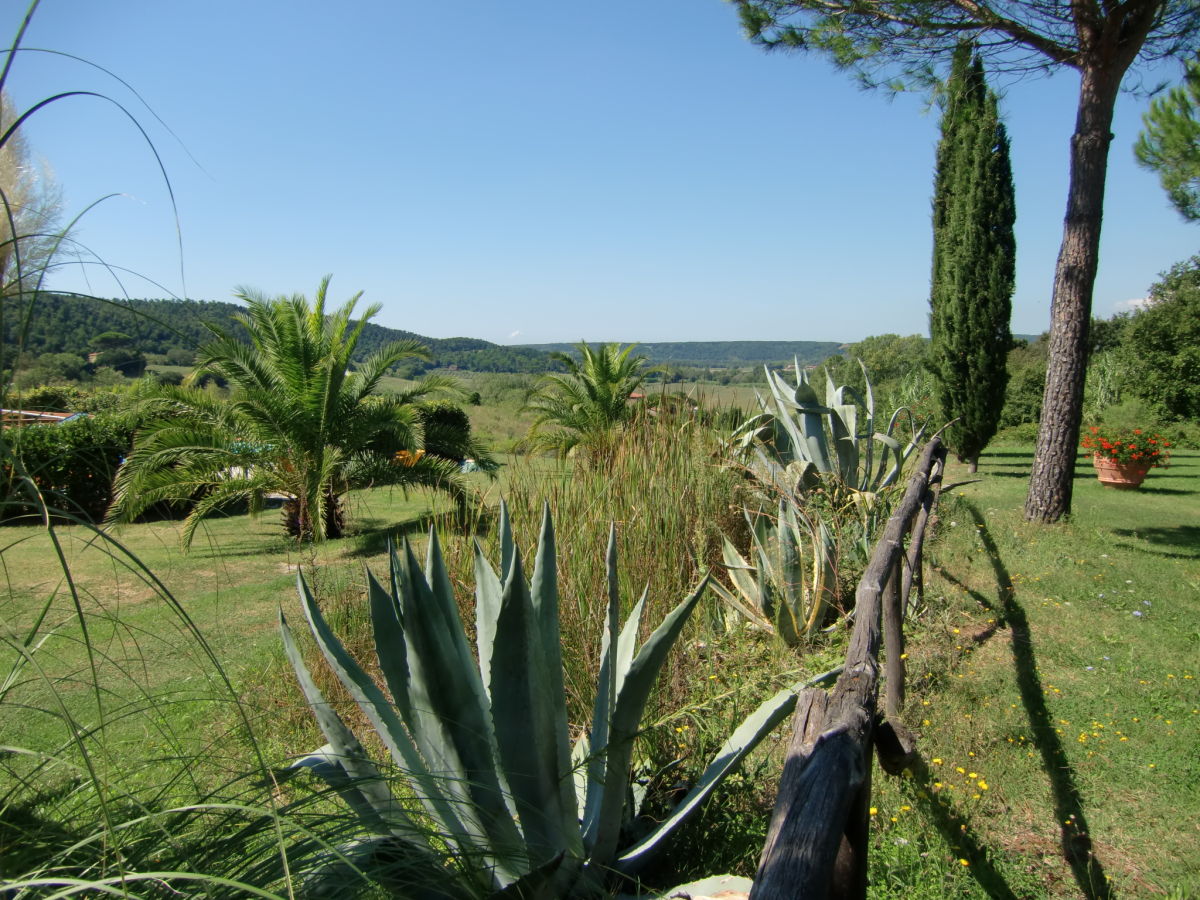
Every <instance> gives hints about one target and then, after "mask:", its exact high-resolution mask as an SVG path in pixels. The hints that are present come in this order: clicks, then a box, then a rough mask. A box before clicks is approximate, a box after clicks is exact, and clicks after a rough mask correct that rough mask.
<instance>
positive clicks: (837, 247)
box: [7, 0, 1200, 343]
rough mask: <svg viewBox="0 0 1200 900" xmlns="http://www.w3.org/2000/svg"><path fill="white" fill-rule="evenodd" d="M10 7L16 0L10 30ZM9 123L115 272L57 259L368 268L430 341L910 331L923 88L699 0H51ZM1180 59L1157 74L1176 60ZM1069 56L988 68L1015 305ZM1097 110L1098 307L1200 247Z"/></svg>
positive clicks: (109, 286)
mask: <svg viewBox="0 0 1200 900" xmlns="http://www.w3.org/2000/svg"><path fill="white" fill-rule="evenodd" d="M21 7H23V4H9V5H8V7H7V8H8V10H9V14H10V19H11V20H10V21H9V22H8V23H7V24H8V27H9V33H10V34H12V33H15V30H16V26H17V12H18V9H19V8H21ZM25 46H27V47H39V48H47V49H53V50H58V51H63V52H65V53H70V54H75V55H77V56H80V57H84V58H86V59H87V60H89V61H91V62H92V63H95V64H97V65H99V66H103V67H104V68H107V69H109V70H110V71H111V72H113V73H115V74H117V75H119V76H120V77H121V78H123V79H125V80H126V81H127V82H129V83H130V84H131V85H132V86H133V87H134V88H136V89H137V91H138V92H139V93H140V94H141V96H142V97H143V98H144V100H145V102H146V103H147V104H148V105H149V107H150V109H152V110H153V112H154V113H155V114H157V116H158V117H160V118H161V119H162V121H163V123H165V124H166V126H169V129H170V131H168V130H167V128H165V127H164V125H163V124H161V123H160V122H159V121H157V120H156V119H155V118H154V116H152V115H151V114H150V112H148V111H147V109H146V107H145V106H143V105H142V104H141V102H140V101H139V100H138V99H137V98H136V97H134V96H133V95H132V94H130V92H129V91H128V90H127V89H126V88H124V87H123V86H122V85H121V84H119V83H118V82H116V81H114V80H113V79H112V78H111V77H109V76H107V75H104V74H103V73H101V72H99V71H97V70H96V69H93V68H90V67H88V66H85V65H83V64H80V63H78V62H75V61H73V60H69V59H66V58H63V57H54V56H48V55H45V54H35V53H30V54H22V56H21V58H20V59H19V60H18V62H17V65H16V66H15V68H14V71H13V74H12V76H11V79H10V84H9V90H10V92H11V93H12V95H13V96H14V99H15V100H16V101H17V103H18V104H20V105H22V106H24V105H28V104H31V103H34V102H36V101H38V100H40V99H42V98H43V97H45V96H48V95H50V94H52V93H55V92H57V91H63V90H92V91H100V92H103V93H105V94H107V95H108V96H109V97H111V98H112V99H114V100H117V101H119V102H120V103H121V104H122V105H123V106H125V107H126V108H127V109H128V110H129V112H130V113H132V114H133V115H134V116H135V117H136V118H137V119H138V121H139V122H140V123H141V124H142V126H143V127H144V128H145V130H146V131H147V133H148V134H149V136H150V138H151V139H152V141H153V143H154V145H155V147H156V148H157V149H158V152H159V154H160V155H161V157H162V160H163V163H164V165H165V167H166V170H167V172H168V175H169V177H170V181H171V185H172V187H173V190H174V192H175V198H176V203H177V206H178V210H179V220H180V224H181V233H182V248H183V249H182V259H181V255H180V250H179V238H178V237H177V235H176V231H175V225H174V220H173V218H172V212H171V205H170V201H169V197H168V194H167V190H166V187H165V185H164V182H163V179H162V177H161V176H160V175H159V173H158V168H157V163H156V162H155V158H154V156H153V154H152V153H151V152H150V150H149V149H148V147H147V145H146V142H145V141H144V139H143V138H142V137H141V135H140V134H139V132H138V130H137V129H136V128H135V127H134V126H133V125H132V124H131V123H130V121H129V120H128V119H127V118H126V116H125V114H124V113H122V112H121V110H120V109H119V108H118V107H117V106H116V105H114V104H113V103H109V102H106V101H101V100H96V99H95V98H87V97H80V98H71V99H69V100H67V101H65V102H62V103H58V104H55V105H54V106H52V107H50V108H48V109H47V110H45V111H44V112H42V113H40V114H39V115H38V116H37V117H36V118H35V119H34V120H32V121H31V122H30V127H29V131H28V136H29V140H30V142H31V144H32V145H33V146H34V148H35V149H36V151H37V152H38V153H39V154H40V155H41V156H42V157H44V158H45V159H46V160H47V161H48V162H49V164H50V165H51V167H52V168H53V170H54V172H55V174H56V176H57V178H58V180H59V182H60V183H61V185H62V187H63V189H64V191H65V194H66V200H67V208H68V210H69V211H71V212H72V213H75V212H78V211H80V210H82V209H83V208H84V207H86V206H87V205H88V204H89V203H91V202H93V201H95V200H98V199H99V198H101V197H105V196H107V195H109V194H114V193H115V194H118V195H119V196H117V197H114V198H112V199H109V200H105V201H104V202H103V203H101V204H99V206H97V207H96V208H95V209H93V210H91V211H89V212H88V213H87V215H86V216H85V217H84V218H83V219H82V221H81V223H80V227H79V231H78V236H79V239H80V241H81V242H82V243H83V244H85V245H87V246H88V248H89V249H90V250H91V251H93V252H94V253H95V254H96V255H97V256H98V257H100V258H101V259H103V260H104V261H105V262H106V263H108V264H110V265H112V266H113V267H114V268H115V267H121V268H122V269H127V270H130V271H132V272H134V273H137V274H136V275H135V274H128V273H126V272H121V274H120V283H118V282H117V280H116V279H115V278H114V277H113V275H112V274H111V273H108V272H106V271H105V270H103V269H101V268H99V267H97V266H88V267H80V266H75V267H70V268H68V269H65V270H63V271H62V272H60V273H59V274H58V276H57V279H56V281H55V284H54V286H57V287H60V288H62V289H73V290H90V291H92V292H94V293H97V294H99V295H102V296H120V295H121V294H123V293H124V294H127V295H128V296H132V297H159V296H167V295H169V294H173V295H180V296H183V295H186V296H189V297H193V298H197V299H213V300H228V299H232V296H233V292H234V290H235V288H236V287H238V286H248V287H252V288H256V289H259V290H261V291H263V292H265V293H268V294H279V293H293V292H301V293H305V294H311V292H312V291H313V290H314V289H315V287H316V285H317V283H318V282H319V280H320V278H321V276H322V275H324V274H325V273H327V272H328V273H333V276H334V279H333V287H332V291H333V296H334V298H335V299H337V300H341V299H343V298H344V297H347V296H349V295H350V294H352V293H354V292H356V291H359V290H363V291H365V300H366V301H368V302H375V301H377V302H380V303H382V304H383V311H382V312H381V314H380V315H379V317H378V319H377V321H379V322H380V323H381V324H384V325H389V326H392V327H396V328H405V329H408V330H411V331H415V332H418V333H421V334H425V335H429V336H432V337H449V336H454V335H466V336H471V337H481V338H485V339H488V340H492V341H496V342H499V343H521V342H543V341H564V340H578V339H580V338H586V339H588V340H620V341H634V340H642V341H666V340H735V339H736V340H766V339H790V340H837V341H854V340H859V339H861V338H863V337H865V336H867V335H871V334H881V333H885V332H898V333H902V334H911V333H926V329H927V292H928V281H929V257H930V225H929V195H930V188H931V183H932V177H933V154H934V146H935V143H936V140H937V114H936V111H934V110H930V109H929V108H928V107H927V105H926V103H925V100H924V98H923V97H921V96H918V95H915V94H914V95H902V96H899V97H897V98H895V99H891V100H889V99H888V98H887V97H886V96H885V95H883V94H880V93H873V92H863V91H860V90H859V89H858V88H857V87H856V86H855V85H854V84H853V82H852V80H851V78H850V77H849V76H847V75H845V74H842V73H839V72H837V71H835V70H834V69H833V68H832V67H831V66H830V65H829V64H828V63H826V62H825V61H824V60H822V59H821V58H818V57H797V56H784V55H777V54H766V53H764V52H763V51H761V50H760V49H758V48H756V47H754V46H752V45H751V44H750V43H749V42H748V41H747V40H746V39H745V38H744V37H743V36H742V35H741V34H740V32H739V30H738V26H737V22H736V16H735V13H734V10H733V8H732V7H731V6H729V5H728V4H726V3H724V2H721V0H607V2H604V3H593V4H576V3H562V2H561V0H559V2H548V0H526V2H521V3H516V2H508V3H506V2H501V0H464V2H460V3H455V4H444V3H430V2H427V0H426V2H421V3H417V2H411V0H390V2H382V0H348V2H346V3H343V4H331V3H328V2H327V0H322V2H313V0H288V2H282V0H253V2H248V0H237V2H234V0H206V2H204V3H176V2H168V3H164V2H162V0H109V2H105V3H94V2H83V0H43V3H42V6H41V7H40V9H39V11H38V13H37V15H36V16H35V19H34V21H33V24H32V26H31V28H30V30H29V33H28V35H27V39H26V44H25ZM1175 74H1176V72H1175V70H1174V69H1166V70H1162V71H1160V72H1155V73H1152V76H1151V78H1150V81H1154V80H1156V79H1160V78H1173V77H1175ZM1076 88H1077V80H1076V79H1075V77H1074V76H1073V74H1071V73H1065V74H1063V75H1061V76H1056V77H1054V78H1051V79H1046V78H1039V79H1033V78H1030V79H1026V80H1022V81H1018V82H1016V83H1010V84H1006V85H1004V86H1003V90H1004V91H1005V99H1004V103H1003V110H1004V113H1005V115H1006V119H1007V122H1008V127H1009V131H1010V135H1011V138H1012V142H1013V160H1014V170H1015V178H1016V183H1017V211H1018V224H1017V242H1018V254H1019V255H1018V276H1017V291H1016V295H1015V297H1014V311H1013V322H1012V326H1013V330H1014V331H1016V332H1018V333H1037V332H1041V331H1043V330H1045V329H1046V328H1047V327H1048V324H1049V300H1050V288H1051V284H1052V280H1053V268H1054V261H1055V257H1056V255H1057V252H1058V246H1059V240H1060V236H1061V227H1062V216H1063V209H1064V204H1065V198H1066V176H1067V149H1068V138H1069V135H1070V131H1071V128H1072V125H1073V122H1074V108H1075V94H1076ZM1147 103H1148V101H1147V100H1146V99H1145V98H1144V97H1138V96H1124V97H1122V100H1121V102H1120V106H1119V108H1118V111H1117V120H1116V124H1115V127H1114V132H1115V135H1116V139H1115V141H1114V143H1113V147H1112V152H1111V162H1110V168H1109V180H1108V181H1109V183H1108V193H1107V197H1106V207H1105V224H1104V237H1103V242H1102V257H1101V266H1100V275H1099V281H1098V283H1097V289H1096V297H1095V306H1094V309H1095V312H1096V313H1097V314H1098V315H1103V316H1106V315H1109V314H1111V313H1112V312H1113V311H1114V310H1115V309H1117V308H1118V307H1119V306H1120V305H1121V304H1123V303H1126V302H1128V301H1130V300H1133V299H1136V298H1140V297H1144V296H1145V295H1146V290H1147V287H1148V286H1149V285H1150V283H1151V282H1153V281H1154V279H1155V277H1156V275H1157V273H1159V272H1161V271H1162V270H1164V269H1166V268H1167V267H1169V266H1170V265H1171V264H1173V263H1174V262H1176V261H1178V260H1180V259H1184V258H1186V257H1188V256H1190V255H1191V254H1192V253H1194V252H1196V249H1197V239H1198V238H1200V230H1197V226H1194V225H1192V226H1189V225H1187V224H1185V223H1183V222H1182V221H1181V220H1180V219H1179V217H1178V216H1177V215H1176V214H1175V213H1174V212H1173V211H1172V210H1171V209H1170V208H1169V206H1168V205H1167V203H1166V200H1165V198H1164V196H1163V194H1162V191H1161V190H1160V189H1159V187H1158V184H1157V181H1156V179H1155V178H1154V176H1153V175H1151V174H1150V173H1147V172H1144V171H1142V170H1140V169H1138V168H1136V166H1135V165H1134V163H1133V158H1132V152H1131V150H1130V147H1131V145H1132V143H1133V141H1134V139H1135V138H1136V136H1137V133H1138V131H1139V129H1140V116H1141V113H1142V111H1143V110H1144V109H1145V107H1146V105H1147Z"/></svg>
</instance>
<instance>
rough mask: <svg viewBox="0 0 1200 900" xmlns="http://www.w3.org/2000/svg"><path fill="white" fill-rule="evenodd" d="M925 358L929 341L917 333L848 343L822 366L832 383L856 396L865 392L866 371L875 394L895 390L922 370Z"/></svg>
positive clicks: (883, 336) (891, 335) (875, 337)
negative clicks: (852, 390)
mask: <svg viewBox="0 0 1200 900" xmlns="http://www.w3.org/2000/svg"><path fill="white" fill-rule="evenodd" d="M928 355H929V339H928V338H925V337H922V336H921V335H919V334H910V335H907V336H905V337H901V336H900V335H898V334H878V335H872V336H870V337H866V338H863V339H862V340H861V341H858V342H856V343H853V344H850V345H849V346H847V347H846V348H845V351H844V352H843V353H839V354H837V355H836V356H830V357H828V358H826V359H825V360H824V361H823V362H822V363H821V365H822V367H823V368H824V369H825V371H826V373H828V375H829V377H830V378H832V379H833V380H834V381H835V382H837V383H838V384H845V385H849V386H850V387H853V388H854V389H855V390H857V391H858V392H859V393H865V392H866V390H867V382H866V377H865V375H864V369H865V370H866V371H867V372H870V373H871V385H872V387H873V389H874V391H875V392H876V393H883V392H886V391H888V390H889V389H893V390H894V389H895V388H897V387H898V386H899V385H900V383H901V382H903V381H904V380H905V379H906V378H908V377H910V376H911V375H912V374H913V373H914V372H917V371H918V370H920V369H923V368H924V367H925V365H926V359H927V357H928Z"/></svg>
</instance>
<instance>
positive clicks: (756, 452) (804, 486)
mask: <svg viewBox="0 0 1200 900" xmlns="http://www.w3.org/2000/svg"><path fill="white" fill-rule="evenodd" d="M859 365H860V366H862V363H861V362H860V363H859ZM795 369H796V383H795V385H791V384H789V383H788V381H787V379H786V378H784V376H783V375H782V374H780V373H778V372H772V371H771V370H770V369H767V384H768V386H769V388H770V391H771V393H770V396H769V397H767V398H764V397H763V396H762V395H761V394H760V395H759V396H758V403H759V407H760V408H761V410H762V412H760V413H759V414H758V415H756V416H754V417H752V418H751V419H749V420H747V421H746V423H745V424H743V425H742V426H741V427H740V428H739V429H738V430H737V431H736V432H734V435H733V446H734V448H735V450H737V451H738V452H740V453H753V456H754V461H753V462H752V463H751V468H752V470H753V471H754V472H755V474H756V475H757V476H758V477H759V478H760V480H762V481H764V482H766V483H768V484H772V485H776V486H778V487H780V488H785V489H787V490H797V491H800V492H801V493H803V492H805V491H807V490H810V489H812V488H814V487H817V486H818V485H820V484H822V483H825V484H828V483H829V481H830V479H832V480H833V482H834V484H835V485H838V486H844V487H846V488H849V489H850V490H852V491H858V492H877V491H879V490H881V489H883V488H885V487H887V486H889V485H891V484H894V483H895V482H896V480H897V479H898V478H899V477H900V473H901V470H902V469H903V467H904V461H905V460H906V459H907V458H908V457H909V455H911V453H912V452H913V450H914V449H915V448H916V446H917V444H918V442H919V441H920V439H921V436H922V434H923V433H924V427H922V428H920V429H917V430H915V431H914V433H913V434H912V435H911V436H910V438H909V439H908V441H907V442H905V443H903V444H902V443H901V442H900V440H898V439H897V438H896V437H894V436H893V433H894V432H895V431H897V426H898V425H899V423H900V420H901V417H902V415H903V413H904V410H903V409H897V410H896V411H895V412H893V413H892V416H891V418H890V419H889V420H888V422H887V425H886V427H885V428H884V429H883V431H877V430H876V428H875V421H876V419H875V396H874V392H873V390H872V388H871V379H870V377H868V376H867V370H866V367H865V366H863V367H862V369H863V376H864V378H865V379H866V396H865V397H864V396H863V395H862V394H860V393H859V392H858V391H857V390H855V389H854V388H853V387H850V386H849V385H841V386H840V387H839V386H836V385H834V383H833V379H832V378H830V377H829V375H828V373H826V375H825V384H826V387H825V400H824V401H823V402H822V401H821V399H820V398H819V397H818V396H817V392H816V389H815V388H814V387H813V386H812V384H810V383H809V378H808V373H807V372H806V371H805V370H804V369H803V368H801V366H800V365H799V361H797V363H796V366H795ZM860 413H862V414H863V421H862V423H861V427H860V423H859V416H860ZM876 444H880V445H882V450H881V452H879V454H878V458H876V446H875V445H876Z"/></svg>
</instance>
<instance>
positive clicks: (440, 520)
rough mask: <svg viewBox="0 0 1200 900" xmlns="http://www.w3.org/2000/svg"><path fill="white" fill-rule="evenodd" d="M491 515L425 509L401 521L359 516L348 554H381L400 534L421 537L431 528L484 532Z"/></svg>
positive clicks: (357, 556) (472, 532) (478, 533)
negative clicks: (425, 510)
mask: <svg viewBox="0 0 1200 900" xmlns="http://www.w3.org/2000/svg"><path fill="white" fill-rule="evenodd" d="M492 518H493V515H492V514H490V513H475V514H473V515H471V516H469V517H466V518H464V517H463V516H461V515H460V514H458V513H457V512H454V511H448V512H424V513H421V514H420V515H419V516H417V517H416V518H414V519H405V520H404V521H402V522H387V521H385V520H383V519H359V520H358V524H359V530H358V531H357V532H355V533H354V534H351V535H347V538H346V539H347V540H348V541H349V542H350V543H351V545H352V546H351V547H350V549H348V550H347V551H346V556H347V557H348V558H350V559H362V558H364V557H372V556H379V555H381V554H383V553H386V552H387V548H388V544H389V543H396V542H399V540H400V539H401V538H406V537H412V536H415V537H421V536H423V535H425V534H428V533H429V529H430V528H437V529H438V530H439V531H441V530H447V531H454V532H458V533H464V534H466V533H469V534H476V535H484V534H486V533H487V531H488V529H489V528H490V527H491V520H492Z"/></svg>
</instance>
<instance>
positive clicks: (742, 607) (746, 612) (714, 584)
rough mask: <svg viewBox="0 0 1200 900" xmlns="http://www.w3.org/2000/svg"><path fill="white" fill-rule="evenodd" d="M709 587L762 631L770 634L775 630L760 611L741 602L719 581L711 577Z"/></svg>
mask: <svg viewBox="0 0 1200 900" xmlns="http://www.w3.org/2000/svg"><path fill="white" fill-rule="evenodd" d="M709 587H710V588H712V590H713V591H715V592H716V594H717V596H718V597H720V598H721V600H723V601H724V602H725V603H727V604H729V605H730V606H732V607H733V608H734V609H735V610H736V611H737V612H739V613H741V614H742V615H743V616H745V617H746V618H747V619H749V620H750V621H751V622H752V623H754V624H755V625H757V626H758V627H759V628H762V629H763V630H764V631H768V632H771V633H772V634H773V633H774V632H775V626H774V625H772V624H771V623H770V621H768V620H767V619H765V618H764V617H763V615H762V613H760V612H759V611H758V610H757V609H755V608H753V607H751V606H750V605H749V604H747V603H743V602H742V600H741V598H740V597H738V596H737V595H736V594H734V593H732V592H731V591H730V590H729V589H728V588H727V587H725V585H723V584H721V582H719V581H717V580H716V579H713V580H712V581H711V582H709Z"/></svg>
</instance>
